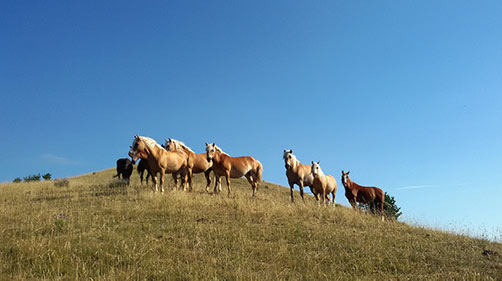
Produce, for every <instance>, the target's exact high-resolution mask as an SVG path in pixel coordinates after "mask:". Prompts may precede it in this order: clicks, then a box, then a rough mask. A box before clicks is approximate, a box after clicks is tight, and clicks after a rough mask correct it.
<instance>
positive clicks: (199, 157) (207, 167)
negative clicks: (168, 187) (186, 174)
mask: <svg viewBox="0 0 502 281" xmlns="http://www.w3.org/2000/svg"><path fill="white" fill-rule="evenodd" d="M165 141H166V143H165V145H164V147H165V148H166V150H167V151H176V150H183V151H184V152H185V153H186V154H187V155H188V158H189V161H188V163H189V165H191V168H192V173H193V174H198V173H202V172H204V175H205V176H206V192H208V191H209V185H210V184H211V178H210V177H209V176H210V174H211V170H212V166H213V162H211V161H207V157H206V153H195V152H193V151H192V149H190V147H188V146H187V145H186V144H184V143H183V142H181V141H178V140H175V139H171V138H170V139H166V140H165ZM173 178H174V183H175V184H176V185H178V183H177V182H178V175H177V173H173ZM190 178H191V177H190ZM190 190H192V182H191V181H190Z"/></svg>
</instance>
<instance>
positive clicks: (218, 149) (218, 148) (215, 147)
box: [214, 144, 228, 155]
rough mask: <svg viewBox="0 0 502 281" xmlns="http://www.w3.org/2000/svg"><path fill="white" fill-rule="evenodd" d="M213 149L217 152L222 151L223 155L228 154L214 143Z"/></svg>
mask: <svg viewBox="0 0 502 281" xmlns="http://www.w3.org/2000/svg"><path fill="white" fill-rule="evenodd" d="M214 149H215V150H216V151H218V152H219V153H223V154H225V155H228V153H226V152H225V151H223V150H222V149H221V148H220V147H219V146H217V145H216V144H215V145H214Z"/></svg>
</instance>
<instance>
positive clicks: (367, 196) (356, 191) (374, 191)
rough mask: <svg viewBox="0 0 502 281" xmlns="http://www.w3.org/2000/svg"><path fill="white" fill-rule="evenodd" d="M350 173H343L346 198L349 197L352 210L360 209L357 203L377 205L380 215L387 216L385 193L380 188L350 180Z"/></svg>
mask: <svg viewBox="0 0 502 281" xmlns="http://www.w3.org/2000/svg"><path fill="white" fill-rule="evenodd" d="M349 173H350V172H344V171H342V183H343V186H344V187H345V197H347V200H349V203H350V205H352V208H354V209H358V207H357V203H363V204H375V207H376V208H377V209H380V213H381V214H382V216H383V215H384V214H385V213H384V210H383V207H384V206H383V205H384V202H385V193H384V192H383V191H382V190H381V189H380V188H378V187H367V186H361V185H358V184H357V183H355V182H353V181H351V180H350V178H349ZM382 219H383V217H382Z"/></svg>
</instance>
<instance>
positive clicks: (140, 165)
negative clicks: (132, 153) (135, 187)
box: [137, 159, 153, 185]
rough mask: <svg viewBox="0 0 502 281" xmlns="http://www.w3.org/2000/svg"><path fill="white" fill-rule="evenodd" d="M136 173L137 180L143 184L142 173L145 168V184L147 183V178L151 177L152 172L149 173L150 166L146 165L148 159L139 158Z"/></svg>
mask: <svg viewBox="0 0 502 281" xmlns="http://www.w3.org/2000/svg"><path fill="white" fill-rule="evenodd" d="M137 169H138V173H139V180H140V184H143V175H144V173H145V170H146V173H147V174H146V185H148V178H153V176H152V174H151V173H150V166H148V160H146V159H141V160H139V163H138V168H137Z"/></svg>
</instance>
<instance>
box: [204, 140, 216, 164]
mask: <svg viewBox="0 0 502 281" xmlns="http://www.w3.org/2000/svg"><path fill="white" fill-rule="evenodd" d="M216 151H217V150H216V144H215V143H214V142H213V143H207V142H206V157H207V162H211V161H212V160H213V158H214V155H215V154H216Z"/></svg>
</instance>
